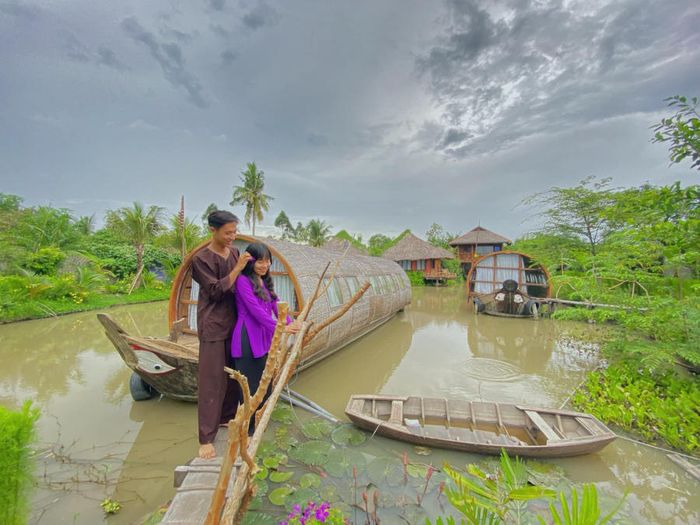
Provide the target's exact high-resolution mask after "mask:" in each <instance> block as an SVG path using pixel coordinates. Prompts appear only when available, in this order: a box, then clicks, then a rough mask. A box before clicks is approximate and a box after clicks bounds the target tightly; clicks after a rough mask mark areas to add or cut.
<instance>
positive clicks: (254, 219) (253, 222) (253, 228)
mask: <svg viewBox="0 0 700 525" xmlns="http://www.w3.org/2000/svg"><path fill="white" fill-rule="evenodd" d="M253 237H255V212H253Z"/></svg>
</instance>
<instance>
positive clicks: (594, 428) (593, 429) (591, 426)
mask: <svg viewBox="0 0 700 525" xmlns="http://www.w3.org/2000/svg"><path fill="white" fill-rule="evenodd" d="M576 421H577V422H578V423H579V424H580V425H581V426H582V427H583V428H585V429H586V430H587V431H588V432H589V433H590V434H591V435H592V436H600V435H601V434H604V433H605V432H603V430H602V429H600V428H598V425H596V424H595V423H594V422H593V421H591V420H590V419H588V418H586V417H576Z"/></svg>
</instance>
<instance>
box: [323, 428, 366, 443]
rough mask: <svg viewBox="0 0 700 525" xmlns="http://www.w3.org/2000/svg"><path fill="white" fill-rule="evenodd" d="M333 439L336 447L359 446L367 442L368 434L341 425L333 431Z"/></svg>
mask: <svg viewBox="0 0 700 525" xmlns="http://www.w3.org/2000/svg"><path fill="white" fill-rule="evenodd" d="M331 439H332V440H333V443H335V444H336V445H355V446H357V445H361V444H362V443H364V442H365V441H367V434H366V433H365V432H363V431H362V430H359V429H357V428H355V427H354V426H353V425H341V426H339V427H336V429H335V430H333V433H332V434H331Z"/></svg>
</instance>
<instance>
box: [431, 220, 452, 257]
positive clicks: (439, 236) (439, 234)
mask: <svg viewBox="0 0 700 525" xmlns="http://www.w3.org/2000/svg"><path fill="white" fill-rule="evenodd" d="M425 236H426V238H427V239H428V242H429V243H430V244H432V245H433V246H437V247H438V248H444V249H445V250H450V251H452V246H450V241H451V240H452V239H455V238H457V237H459V234H454V233H450V232H448V231H446V230H445V229H444V228H443V227H442V226H440V225H439V224H438V223H436V222H434V223H433V224H431V225H430V228H429V229H428V231H427V232H425Z"/></svg>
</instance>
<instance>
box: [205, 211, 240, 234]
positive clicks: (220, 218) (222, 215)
mask: <svg viewBox="0 0 700 525" xmlns="http://www.w3.org/2000/svg"><path fill="white" fill-rule="evenodd" d="M232 222H235V223H236V224H238V223H239V222H241V221H239V220H238V217H236V216H235V215H234V214H233V213H231V212H230V211H225V210H216V211H213V212H211V213H210V214H209V215H208V216H207V223H208V224H209V226H211V227H212V228H216V229H217V230H218V229H219V228H221V227H222V226H223V225H224V224H229V223H232Z"/></svg>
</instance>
